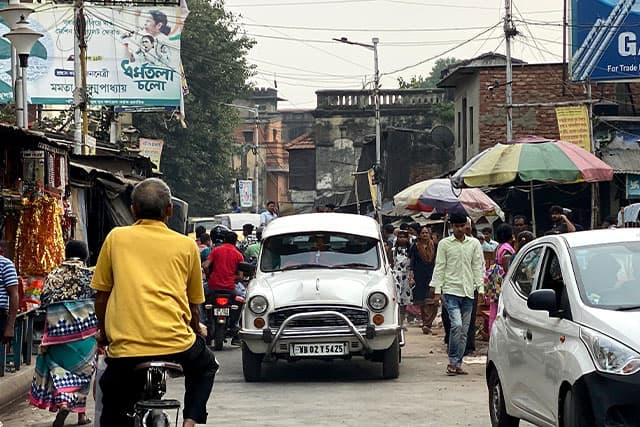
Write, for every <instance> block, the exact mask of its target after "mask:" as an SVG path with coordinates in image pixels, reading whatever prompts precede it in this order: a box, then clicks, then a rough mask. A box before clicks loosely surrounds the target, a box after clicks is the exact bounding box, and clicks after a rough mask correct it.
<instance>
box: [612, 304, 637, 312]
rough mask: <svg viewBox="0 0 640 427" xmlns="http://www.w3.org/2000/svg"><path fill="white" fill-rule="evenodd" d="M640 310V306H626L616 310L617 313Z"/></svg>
mask: <svg viewBox="0 0 640 427" xmlns="http://www.w3.org/2000/svg"><path fill="white" fill-rule="evenodd" d="M631 310H640V305H625V306H623V307H618V308H616V311H631Z"/></svg>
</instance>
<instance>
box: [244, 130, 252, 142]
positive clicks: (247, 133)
mask: <svg viewBox="0 0 640 427" xmlns="http://www.w3.org/2000/svg"><path fill="white" fill-rule="evenodd" d="M242 135H243V136H244V142H253V131H252V130H245V131H242Z"/></svg>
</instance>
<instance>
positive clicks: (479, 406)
mask: <svg viewBox="0 0 640 427" xmlns="http://www.w3.org/2000/svg"><path fill="white" fill-rule="evenodd" d="M217 357H218V360H219V361H220V363H221V365H222V369H221V371H220V373H219V374H218V376H217V378H216V384H215V389H214V394H213V395H212V398H211V399H210V400H209V422H208V424H207V425H209V426H219V425H231V424H235V425H242V426H249V425H256V424H259V425H262V426H279V427H287V426H304V425H306V426H336V425H340V426H361V425H363V424H365V422H366V424H367V425H369V426H389V425H396V426H410V425H421V426H478V427H486V426H489V425H490V423H489V415H488V409H487V389H486V386H485V382H484V376H483V375H484V365H482V364H475V365H468V366H466V368H467V369H468V371H469V372H470V375H468V376H457V377H448V376H446V375H445V374H444V370H445V366H446V355H445V354H444V346H443V344H442V338H441V336H437V337H433V336H425V335H422V334H421V333H420V330H419V329H418V328H414V327H412V328H410V330H409V333H408V335H407V346H406V347H405V348H404V350H403V360H402V364H401V371H400V378H399V379H397V380H383V379H382V378H381V365H380V364H377V363H369V362H365V361H361V360H353V361H349V362H343V361H340V362H332V363H327V362H322V361H305V362H301V363H295V364H287V363H284V362H279V363H278V364H277V365H275V366H270V367H268V368H267V369H265V374H266V381H265V382H261V383H254V384H247V383H245V382H244V379H243V377H242V368H241V364H240V350H239V349H237V348H231V347H225V350H223V351H221V352H218V353H217ZM169 389H170V392H169V396H168V397H174V398H179V399H181V398H182V396H181V394H182V391H183V389H182V383H181V381H180V380H172V382H171V383H170V384H169ZM92 403H93V402H91V403H90V411H93V404H92ZM52 420H53V416H52V414H50V413H47V412H46V411H42V410H38V409H34V408H30V407H29V406H28V404H27V402H26V400H23V401H21V402H19V403H17V404H14V405H13V406H12V407H11V408H7V409H6V410H5V411H4V412H0V421H2V422H3V423H4V426H3V427H14V426H15V427H18V426H20V427H22V426H29V427H45V426H50V425H51V421H52ZM75 423H76V417H75V415H71V416H70V417H69V419H68V422H67V425H75Z"/></svg>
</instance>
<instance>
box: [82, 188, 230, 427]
mask: <svg viewBox="0 0 640 427" xmlns="http://www.w3.org/2000/svg"><path fill="white" fill-rule="evenodd" d="M131 200H132V202H131V211H132V214H133V217H134V218H135V220H136V222H135V223H134V224H133V225H131V226H126V227H116V228H114V229H113V230H111V232H110V233H109V234H108V235H107V237H106V239H105V241H104V244H103V245H102V249H101V250H100V255H99V257H98V262H97V265H96V269H95V274H94V276H93V280H92V282H91V287H92V288H93V289H95V290H96V291H97V294H96V302H95V307H96V315H97V318H98V328H99V333H98V336H97V338H98V341H99V342H103V343H104V342H105V341H107V342H108V349H107V351H108V352H107V358H106V363H107V368H106V370H105V372H104V373H103V375H102V377H101V379H100V388H101V390H102V415H101V417H100V425H101V426H103V427H121V426H133V424H134V419H133V418H132V417H131V416H130V415H129V414H131V413H133V408H134V405H135V403H136V401H137V400H138V399H139V396H140V393H141V391H142V390H143V388H144V384H145V379H146V378H145V377H146V375H145V372H144V370H135V369H134V368H135V367H136V366H137V365H138V364H139V363H142V362H145V361H149V360H168V361H172V362H176V363H179V364H180V365H182V367H183V370H184V376H185V396H184V411H183V426H185V427H191V426H194V425H195V424H196V423H198V424H203V423H206V420H207V409H206V405H207V401H208V399H209V395H210V393H211V389H212V388H213V382H214V379H215V374H216V372H217V370H218V363H217V361H216V360H215V357H214V355H213V353H212V352H211V350H209V349H208V348H207V346H206V343H205V340H204V338H203V337H202V336H200V335H201V334H203V333H205V332H204V331H203V330H202V328H201V325H200V322H199V319H200V316H199V312H198V305H199V304H201V303H202V302H203V301H204V295H203V289H202V276H201V271H200V256H199V254H198V248H197V246H196V244H195V242H194V241H193V240H192V239H190V238H189V237H187V236H184V235H181V234H179V233H176V232H174V231H172V230H170V229H169V228H168V227H167V225H166V223H167V221H168V219H169V218H170V217H171V215H172V213H173V206H172V204H171V190H170V189H169V187H168V186H167V184H165V183H164V182H163V181H162V180H160V179H158V178H148V179H145V180H144V181H142V182H140V183H139V184H138V185H136V187H135V188H134V190H133V192H132V194H131Z"/></svg>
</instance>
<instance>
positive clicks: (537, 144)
mask: <svg viewBox="0 0 640 427" xmlns="http://www.w3.org/2000/svg"><path fill="white" fill-rule="evenodd" d="M612 178H613V168H612V167H611V166H609V165H607V164H606V163H605V162H603V161H602V160H600V159H599V158H597V157H596V156H594V155H593V154H591V153H590V152H588V151H587V150H584V149H583V148H581V147H578V146H577V145H575V144H572V143H570V142H564V141H555V140H550V139H544V138H538V137H526V138H521V139H516V140H514V141H512V142H511V143H509V144H496V145H494V146H493V147H490V148H487V149H486V150H484V151H483V152H481V153H480V154H478V155H476V156H475V157H473V158H472V159H471V160H469V161H468V162H467V163H466V164H465V165H464V166H462V167H461V168H460V170H458V171H457V172H456V173H455V174H454V175H453V177H451V180H452V181H453V184H454V185H455V186H456V187H484V186H490V185H499V184H507V183H510V182H514V181H517V180H520V181H523V182H531V181H541V182H557V183H562V184H571V183H575V182H598V181H611V179H612Z"/></svg>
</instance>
